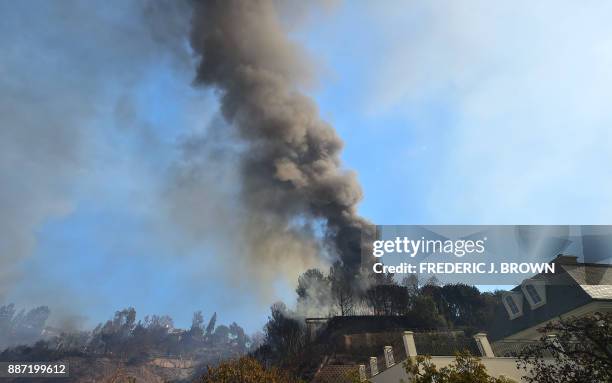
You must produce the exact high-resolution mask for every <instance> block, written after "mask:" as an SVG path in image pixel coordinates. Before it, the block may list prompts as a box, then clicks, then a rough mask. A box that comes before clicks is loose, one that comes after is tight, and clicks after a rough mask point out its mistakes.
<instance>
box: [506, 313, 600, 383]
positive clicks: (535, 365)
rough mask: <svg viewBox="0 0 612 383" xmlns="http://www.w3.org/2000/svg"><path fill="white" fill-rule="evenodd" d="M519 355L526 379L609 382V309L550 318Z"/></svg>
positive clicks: (538, 382) (552, 382)
mask: <svg viewBox="0 0 612 383" xmlns="http://www.w3.org/2000/svg"><path fill="white" fill-rule="evenodd" d="M539 331H540V332H541V333H542V337H541V338H540V341H539V342H538V344H536V345H533V346H530V347H527V348H525V349H524V350H523V351H522V352H521V353H520V354H519V355H518V358H519V359H518V366H519V367H520V368H523V369H525V370H526V371H528V372H529V374H528V376H527V377H525V378H524V379H525V381H526V382H527V383H611V382H612V313H594V314H591V315H587V316H585V317H581V318H576V317H571V318H567V319H561V320H559V321H553V322H549V323H548V324H547V325H546V326H544V327H543V328H541V329H540V330H539Z"/></svg>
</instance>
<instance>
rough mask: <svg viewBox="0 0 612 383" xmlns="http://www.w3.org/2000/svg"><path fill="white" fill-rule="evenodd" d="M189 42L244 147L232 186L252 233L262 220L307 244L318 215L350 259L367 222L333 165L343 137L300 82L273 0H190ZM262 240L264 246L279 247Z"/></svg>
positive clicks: (301, 59) (350, 183)
mask: <svg viewBox="0 0 612 383" xmlns="http://www.w3.org/2000/svg"><path fill="white" fill-rule="evenodd" d="M285 11H286V10H285ZM191 46H192V48H193V49H194V51H195V52H196V53H197V54H198V55H199V56H200V62H199V65H198V68H197V77H196V84H199V85H203V86H207V87H212V88H214V89H216V90H217V91H218V93H219V96H220V101H221V111H222V114H223V117H224V119H225V120H226V121H227V123H228V124H229V125H230V126H231V127H232V128H233V129H235V132H236V135H237V136H238V137H239V139H240V140H241V141H242V142H244V144H245V146H246V148H245V149H244V150H242V151H241V152H240V157H239V166H240V180H241V188H242V189H241V194H240V195H241V198H242V201H243V203H244V206H245V207H246V209H247V211H248V212H249V216H248V217H245V219H246V220H252V221H253V225H250V227H251V228H252V229H255V233H254V234H255V235H254V238H253V239H256V240H257V241H261V240H265V238H264V239H262V237H261V235H262V234H264V235H265V234H266V233H263V232H262V227H268V228H270V229H272V230H267V234H272V233H284V236H285V240H290V242H293V243H295V242H296V241H298V242H303V243H306V244H308V243H310V242H311V240H312V238H313V236H314V234H313V232H312V231H313V230H315V229H313V227H318V226H317V225H318V224H321V225H322V227H323V229H324V235H323V237H324V239H325V244H326V245H327V246H326V249H325V250H327V251H330V252H331V253H332V255H334V256H337V257H339V259H340V260H341V261H342V263H343V264H344V265H345V266H346V267H356V266H357V265H358V264H359V261H360V256H361V254H360V245H359V243H360V236H361V231H362V230H364V229H366V228H367V227H368V226H367V222H366V221H365V220H364V219H363V218H361V217H359V216H358V215H357V209H356V206H357V203H358V202H359V201H360V199H361V198H362V191H361V188H360V186H359V184H358V182H357V178H356V176H355V173H353V172H351V171H347V170H344V169H343V168H342V166H341V163H340V159H339V155H340V151H341V149H342V141H341V140H340V138H339V137H338V136H337V135H336V132H335V131H334V129H333V128H332V127H331V126H330V125H329V124H327V123H326V122H324V121H322V120H321V118H320V116H319V113H318V111H317V107H316V105H315V104H314V102H313V101H312V100H311V99H310V98H308V97H307V96H305V95H304V94H303V93H302V92H301V91H300V89H301V87H303V86H304V85H305V84H306V83H307V81H308V79H309V78H310V77H311V73H312V70H311V66H310V65H308V60H307V59H306V57H305V56H304V55H303V53H302V51H301V50H300V49H299V47H298V46H297V45H295V44H293V43H292V42H291V41H290V40H289V39H288V36H287V31H286V30H285V29H284V28H283V24H282V23H281V20H280V17H279V11H278V9H277V8H276V7H275V2H274V1H272V0H256V1H252V0H244V1H242V0H223V1H201V2H197V3H195V4H194V13H193V19H192V30H191ZM296 222H297V223H300V224H299V225H296ZM304 222H306V223H304ZM276 235H277V234H276ZM287 235H288V237H287ZM266 243H267V245H266V246H265V247H266V248H265V252H267V253H268V254H269V253H270V252H278V251H281V252H282V251H283V250H285V249H284V248H283V247H278V246H276V245H275V244H274V243H273V242H266ZM294 247H295V245H294ZM305 247H306V248H307V249H308V251H310V252H312V251H313V249H314V248H313V247H312V246H311V245H306V246H305ZM297 250H298V252H299V250H300V249H297ZM278 256H291V254H279V255H278Z"/></svg>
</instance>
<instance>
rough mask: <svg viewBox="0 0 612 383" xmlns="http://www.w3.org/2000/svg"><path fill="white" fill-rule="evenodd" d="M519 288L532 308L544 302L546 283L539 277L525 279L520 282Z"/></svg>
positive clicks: (540, 305) (542, 304)
mask: <svg viewBox="0 0 612 383" xmlns="http://www.w3.org/2000/svg"><path fill="white" fill-rule="evenodd" d="M521 290H522V291H523V294H525V298H527V302H529V307H531V309H532V310H535V309H537V308H538V307H542V306H544V305H545V304H546V284H545V282H544V281H543V280H540V279H526V280H524V281H523V283H522V284H521Z"/></svg>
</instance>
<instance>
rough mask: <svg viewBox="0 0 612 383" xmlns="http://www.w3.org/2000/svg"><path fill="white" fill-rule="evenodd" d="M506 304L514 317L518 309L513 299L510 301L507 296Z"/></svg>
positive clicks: (509, 297)
mask: <svg viewBox="0 0 612 383" xmlns="http://www.w3.org/2000/svg"><path fill="white" fill-rule="evenodd" d="M506 303H507V304H508V307H510V311H511V312H512V314H513V315H516V314H518V313H519V308H518V306H517V305H516V303H514V299H512V297H511V296H509V295H508V296H507V297H506Z"/></svg>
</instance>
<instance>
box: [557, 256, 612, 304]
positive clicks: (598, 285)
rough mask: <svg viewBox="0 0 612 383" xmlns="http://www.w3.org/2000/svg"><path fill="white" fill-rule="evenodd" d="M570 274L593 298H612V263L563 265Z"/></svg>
mask: <svg viewBox="0 0 612 383" xmlns="http://www.w3.org/2000/svg"><path fill="white" fill-rule="evenodd" d="M561 266H562V267H563V269H564V270H565V271H566V272H567V274H568V275H569V276H571V277H572V279H573V280H574V281H576V283H577V284H578V285H579V286H580V287H581V288H582V290H584V292H586V293H587V294H588V295H589V296H590V297H591V298H593V299H612V265H605V264H575V265H567V264H564V265H561Z"/></svg>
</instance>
